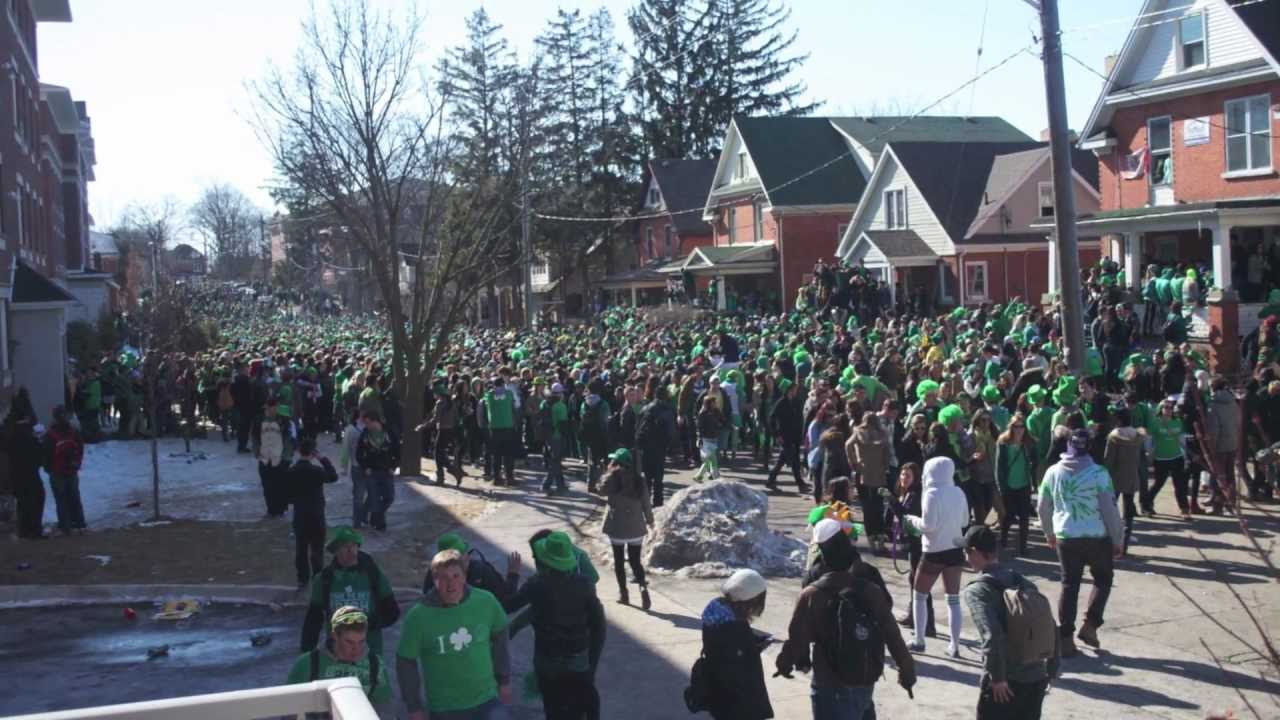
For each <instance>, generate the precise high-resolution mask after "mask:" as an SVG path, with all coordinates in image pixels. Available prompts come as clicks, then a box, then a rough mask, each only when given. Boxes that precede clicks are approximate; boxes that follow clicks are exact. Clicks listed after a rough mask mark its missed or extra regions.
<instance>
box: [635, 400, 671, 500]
mask: <svg viewBox="0 0 1280 720" xmlns="http://www.w3.org/2000/svg"><path fill="white" fill-rule="evenodd" d="M676 440H677V435H676V412H675V409H674V408H673V407H671V395H670V393H668V391H667V388H666V387H665V386H662V385H659V386H658V387H657V388H656V389H655V390H654V396H653V398H652V399H651V400H650V401H649V403H648V404H647V405H645V406H644V410H643V411H641V413H640V421H639V422H638V423H637V424H636V449H637V450H639V451H640V471H641V474H643V475H644V479H645V480H646V481H648V483H649V488H650V489H651V490H652V491H653V506H654V507H662V501H663V498H664V496H665V492H664V490H663V487H662V481H663V477H664V475H665V474H666V463H667V449H668V448H670V447H673V446H674V445H675V444H676Z"/></svg>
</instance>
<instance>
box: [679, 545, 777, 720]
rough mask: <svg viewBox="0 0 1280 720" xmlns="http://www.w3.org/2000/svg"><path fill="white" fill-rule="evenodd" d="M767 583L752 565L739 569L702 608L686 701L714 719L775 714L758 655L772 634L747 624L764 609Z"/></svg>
mask: <svg viewBox="0 0 1280 720" xmlns="http://www.w3.org/2000/svg"><path fill="white" fill-rule="evenodd" d="M768 590H769V586H768V584H767V583H766V582H765V579H764V578H763V577H761V576H760V573H758V572H756V571H755V570H738V571H737V572H735V573H733V575H731V576H730V577H729V579H728V580H726V581H725V582H724V584H723V585H722V586H720V596H719V597H716V598H714V599H713V600H712V601H711V602H709V603H707V606H706V608H704V609H703V611H702V654H701V656H700V657H699V658H698V660H697V661H695V663H694V669H693V672H692V673H691V677H690V687H689V688H688V689H687V690H685V703H686V704H687V705H688V706H689V708H690V710H694V709H695V707H696V709H697V711H699V712H701V711H702V710H705V711H707V712H708V713H710V714H711V717H712V718H713V720H766V719H767V718H772V717H773V706H772V705H770V704H769V690H768V688H767V687H765V682H764V663H763V662H762V661H761V659H760V655H761V653H762V652H764V650H765V649H766V648H767V647H768V646H769V644H770V643H772V642H773V637H772V636H770V635H765V634H763V633H757V632H756V631H754V630H752V629H751V621H752V620H755V619H756V618H758V617H760V615H761V614H763V613H764V606H765V601H766V596H767V594H768Z"/></svg>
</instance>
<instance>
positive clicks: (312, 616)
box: [302, 525, 400, 655]
mask: <svg viewBox="0 0 1280 720" xmlns="http://www.w3.org/2000/svg"><path fill="white" fill-rule="evenodd" d="M363 543H364V538H363V537H361V535H360V533H358V532H356V531H355V530H354V529H353V528H351V527H348V526H346V525H340V526H338V527H336V528H334V530H333V534H332V535H331V536H330V539H329V543H328V544H327V545H325V549H326V550H328V551H329V552H330V553H331V554H332V555H333V561H332V562H330V563H329V564H328V565H326V566H324V569H322V570H321V571H320V572H319V573H318V574H317V575H316V576H315V577H314V578H313V579H312V581H311V597H310V599H309V602H308V604H307V615H306V618H305V619H304V620H303V621H302V652H307V651H308V650H310V649H312V648H314V647H315V646H316V643H317V642H318V641H319V640H320V638H321V637H328V636H329V635H330V634H331V630H332V628H331V627H330V628H329V629H325V628H324V627H323V625H324V623H325V620H326V618H328V617H329V616H330V614H331V613H332V612H334V609H335V608H341V607H344V606H349V607H355V608H356V609H357V610H359V611H360V612H361V613H362V614H364V615H365V618H366V623H365V632H366V639H367V640H368V643H369V650H370V651H371V652H372V653H373V654H374V655H381V654H382V630H383V628H388V627H391V626H392V625H394V624H396V621H397V620H399V619H400V605H399V603H397V602H396V594H395V592H394V591H393V590H392V589H391V582H390V581H389V580H388V579H387V576H386V574H385V573H383V572H382V568H380V567H378V563H377V562H376V561H375V560H374V559H373V557H372V556H370V555H368V554H366V553H363V552H361V551H360V546H361V545H362V544H363ZM329 649H330V650H332V649H333V648H332V647H331V648H329Z"/></svg>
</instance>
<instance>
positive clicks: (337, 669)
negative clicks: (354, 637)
mask: <svg viewBox="0 0 1280 720" xmlns="http://www.w3.org/2000/svg"><path fill="white" fill-rule="evenodd" d="M315 652H316V653H317V660H318V661H319V662H318V664H319V671H318V672H317V673H316V677H315V679H316V680H333V679H335V678H345V677H353V678H356V679H357V680H359V681H360V685H361V687H363V688H364V693H365V695H366V696H368V698H369V701H370V702H372V703H385V702H387V701H388V700H390V699H391V676H390V675H388V674H387V665H386V663H380V664H379V666H378V684H377V686H376V687H374V688H373V692H372V693H370V692H369V688H370V686H372V685H373V683H372V679H371V677H370V675H371V673H370V667H369V654H368V653H365V655H364V657H362V658H360V659H359V660H357V661H355V662H346V661H343V660H339V659H338V658H336V657H334V656H333V655H332V654H330V653H329V651H328V650H325V649H324V648H320V649H319V650H316V651H315ZM286 682H288V683H289V684H290V685H297V684H300V683H307V682H311V653H309V652H307V653H303V654H302V657H300V658H298V659H297V660H296V661H295V662H294V663H293V667H292V668H290V669H289V678H288V680H287V681H286Z"/></svg>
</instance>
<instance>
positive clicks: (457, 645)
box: [396, 550, 512, 720]
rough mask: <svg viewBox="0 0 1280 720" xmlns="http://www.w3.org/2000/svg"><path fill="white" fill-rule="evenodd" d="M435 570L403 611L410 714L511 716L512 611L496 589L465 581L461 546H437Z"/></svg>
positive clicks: (451, 718) (399, 650)
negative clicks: (509, 613) (501, 601)
mask: <svg viewBox="0 0 1280 720" xmlns="http://www.w3.org/2000/svg"><path fill="white" fill-rule="evenodd" d="M431 572H432V575H433V578H434V583H433V586H432V588H431V591H430V592H428V593H427V594H425V595H423V597H422V599H421V600H419V601H418V603H417V604H415V605H414V606H413V607H412V608H410V609H409V612H407V613H405V617H404V625H403V626H402V628H401V631H400V642H399V644H398V645H397V646H396V678H397V679H398V680H399V683H400V693H401V697H402V698H403V700H404V704H405V708H406V709H407V710H408V713H409V720H426V718H427V717H428V713H430V717H431V720H508V719H509V718H510V714H509V712H508V711H507V708H506V706H507V705H510V704H511V701H512V691H511V653H510V649H509V638H508V636H507V614H506V612H504V611H503V609H502V605H501V604H499V603H498V600H497V598H495V597H494V596H493V595H492V594H490V593H489V592H486V591H484V590H481V589H479V588H473V587H470V586H468V585H467V581H466V573H465V571H464V570H463V568H462V555H461V554H460V553H459V552H458V551H457V550H443V551H441V552H438V553H436V554H435V556H434V557H433V558H432V559H431ZM424 684H425V689H426V698H425V700H424V698H423V689H424Z"/></svg>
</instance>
